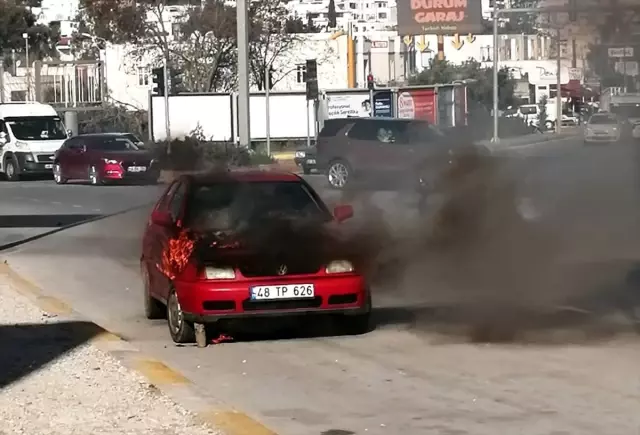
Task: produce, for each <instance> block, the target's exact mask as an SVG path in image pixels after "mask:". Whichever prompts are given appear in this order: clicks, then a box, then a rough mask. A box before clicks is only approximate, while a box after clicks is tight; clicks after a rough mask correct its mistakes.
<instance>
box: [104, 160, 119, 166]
mask: <svg viewBox="0 0 640 435" xmlns="http://www.w3.org/2000/svg"><path fill="white" fill-rule="evenodd" d="M102 161H103V162H105V163H106V164H107V165H117V164H118V161H117V160H113V159H102Z"/></svg>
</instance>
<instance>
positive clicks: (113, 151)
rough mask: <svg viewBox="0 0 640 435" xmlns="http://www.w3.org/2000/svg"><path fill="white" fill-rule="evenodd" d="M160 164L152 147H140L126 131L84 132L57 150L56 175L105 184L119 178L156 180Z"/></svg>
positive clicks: (59, 181)
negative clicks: (151, 149)
mask: <svg viewBox="0 0 640 435" xmlns="http://www.w3.org/2000/svg"><path fill="white" fill-rule="evenodd" d="M159 176H160V172H159V168H158V166H157V164H156V161H155V160H154V159H153V155H152V154H151V152H150V151H149V150H145V149H142V148H140V146H139V145H138V144H137V143H134V142H132V140H131V135H128V134H126V133H95V134H81V135H78V136H74V137H71V138H69V139H67V140H66V141H65V142H64V143H63V144H62V146H61V147H60V149H59V150H58V151H57V152H56V153H55V156H54V161H53V179H54V180H55V182H56V183H57V184H65V183H66V182H67V181H70V180H83V181H88V182H89V183H91V184H92V185H96V186H97V185H102V184H105V183H108V182H117V181H138V182H146V183H154V182H156V181H157V180H158V177H159Z"/></svg>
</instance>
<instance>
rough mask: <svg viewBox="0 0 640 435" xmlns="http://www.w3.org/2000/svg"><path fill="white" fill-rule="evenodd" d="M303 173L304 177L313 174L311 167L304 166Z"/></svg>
mask: <svg viewBox="0 0 640 435" xmlns="http://www.w3.org/2000/svg"><path fill="white" fill-rule="evenodd" d="M302 173H303V174H304V175H309V174H310V173H311V168H310V167H308V166H304V165H303V166H302Z"/></svg>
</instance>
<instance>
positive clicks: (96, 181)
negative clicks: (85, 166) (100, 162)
mask: <svg viewBox="0 0 640 435" xmlns="http://www.w3.org/2000/svg"><path fill="white" fill-rule="evenodd" d="M88 172H89V183H90V184H91V185H92V186H100V185H102V184H103V183H102V179H101V178H100V174H99V173H98V169H97V168H96V167H95V166H90V167H89V171H88Z"/></svg>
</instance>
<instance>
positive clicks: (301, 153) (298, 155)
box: [289, 151, 307, 159]
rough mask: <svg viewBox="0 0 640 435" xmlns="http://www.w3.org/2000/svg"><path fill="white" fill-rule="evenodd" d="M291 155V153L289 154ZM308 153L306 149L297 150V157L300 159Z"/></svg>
mask: <svg viewBox="0 0 640 435" xmlns="http://www.w3.org/2000/svg"><path fill="white" fill-rule="evenodd" d="M289 155H291V154H289ZM306 155H307V153H305V152H304V151H296V157H297V158H299V159H302V158H304V157H305V156H306Z"/></svg>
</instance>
